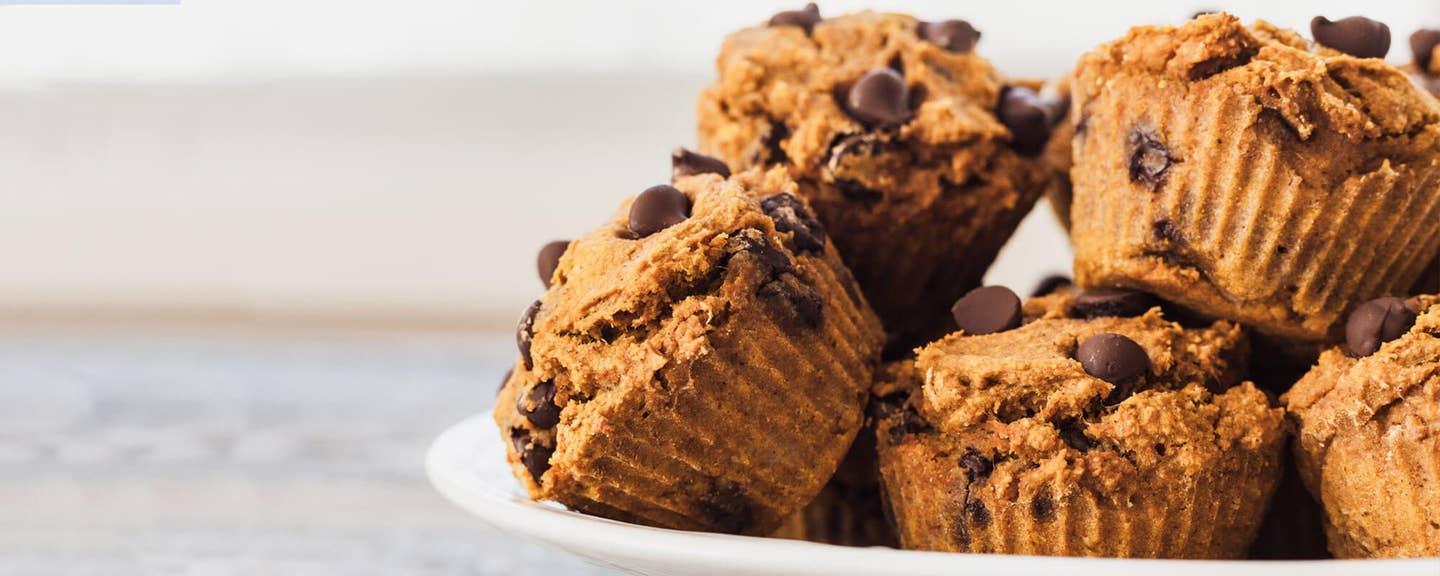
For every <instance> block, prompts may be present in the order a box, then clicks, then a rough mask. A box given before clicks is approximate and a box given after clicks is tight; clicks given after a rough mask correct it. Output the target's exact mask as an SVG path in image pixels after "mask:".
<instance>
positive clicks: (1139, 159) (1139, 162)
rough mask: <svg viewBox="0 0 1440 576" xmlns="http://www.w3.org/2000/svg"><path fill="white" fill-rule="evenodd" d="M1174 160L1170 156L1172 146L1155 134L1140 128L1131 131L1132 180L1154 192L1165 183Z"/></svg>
mask: <svg viewBox="0 0 1440 576" xmlns="http://www.w3.org/2000/svg"><path fill="white" fill-rule="evenodd" d="M1174 162H1175V159H1174V158H1173V157H1171V156H1170V148H1169V147H1167V146H1165V144H1164V143H1162V142H1160V140H1159V139H1158V138H1156V137H1155V135H1154V134H1152V133H1150V132H1148V131H1145V130H1138V129H1137V130H1135V131H1133V132H1131V133H1130V181H1131V182H1135V183H1138V184H1140V185H1142V186H1144V187H1146V188H1148V189H1149V190H1150V191H1151V192H1154V191H1155V190H1158V189H1159V188H1160V187H1161V186H1163V185H1165V177H1166V175H1167V174H1168V172H1169V171H1170V165H1171V164H1173V163H1174Z"/></svg>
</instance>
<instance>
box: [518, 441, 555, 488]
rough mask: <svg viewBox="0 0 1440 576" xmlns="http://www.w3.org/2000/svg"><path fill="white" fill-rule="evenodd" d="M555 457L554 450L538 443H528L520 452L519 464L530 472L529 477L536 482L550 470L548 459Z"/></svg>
mask: <svg viewBox="0 0 1440 576" xmlns="http://www.w3.org/2000/svg"><path fill="white" fill-rule="evenodd" d="M554 455H555V449H554V448H551V447H549V446H542V445H541V444H540V443H538V442H530V443H529V444H527V445H526V446H525V449H524V450H523V451H521V452H520V463H521V464H524V465H525V469H526V470H529V471H530V477H531V478H534V479H535V481H536V482H539V481H540V477H541V476H544V475H545V471H546V470H549V469H550V457H551V456H554Z"/></svg>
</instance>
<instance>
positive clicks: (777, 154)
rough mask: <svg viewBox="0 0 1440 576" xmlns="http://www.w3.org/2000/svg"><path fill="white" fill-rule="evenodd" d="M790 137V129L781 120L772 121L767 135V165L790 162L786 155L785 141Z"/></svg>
mask: <svg viewBox="0 0 1440 576" xmlns="http://www.w3.org/2000/svg"><path fill="white" fill-rule="evenodd" d="M789 137H790V127H788V126H786V125H785V123H784V122H781V121H779V120H771V121H770V130H769V131H768V132H766V133H765V139H764V141H763V144H764V145H765V158H764V161H765V164H784V163H786V162H789V161H790V156H789V155H788V154H786V153H785V146H784V144H785V139H786V138H789Z"/></svg>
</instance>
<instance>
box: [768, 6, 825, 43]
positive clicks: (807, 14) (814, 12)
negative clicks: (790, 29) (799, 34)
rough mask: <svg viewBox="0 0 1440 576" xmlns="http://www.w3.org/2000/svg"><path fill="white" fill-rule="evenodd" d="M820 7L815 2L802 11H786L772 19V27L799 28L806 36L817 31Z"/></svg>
mask: <svg viewBox="0 0 1440 576" xmlns="http://www.w3.org/2000/svg"><path fill="white" fill-rule="evenodd" d="M820 20H821V18H820V7H819V6H816V5H815V3H814V2H811V3H809V4H806V5H805V8H804V9H801V10H786V11H784V12H780V13H778V14H776V15H774V16H771V17H770V26H771V27H775V26H799V27H800V28H802V29H804V30H805V34H806V35H809V34H810V32H812V31H814V30H815V25H816V24H819V23H820Z"/></svg>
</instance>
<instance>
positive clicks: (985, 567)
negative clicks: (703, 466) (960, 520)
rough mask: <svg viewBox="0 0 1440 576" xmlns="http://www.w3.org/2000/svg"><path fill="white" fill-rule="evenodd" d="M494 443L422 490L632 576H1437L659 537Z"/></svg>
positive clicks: (1406, 567) (1379, 567)
mask: <svg viewBox="0 0 1440 576" xmlns="http://www.w3.org/2000/svg"><path fill="white" fill-rule="evenodd" d="M503 442H504V441H503V440H502V439H501V438H500V434H499V431H498V430H497V429H496V427H495V423H494V421H492V420H491V419H490V415H489V414H488V413H485V414H480V415H477V416H474V417H472V418H470V419H468V420H465V421H464V422H461V423H459V424H456V425H455V426H453V427H451V428H450V429H449V430H446V431H445V432H444V433H443V434H441V435H440V437H439V438H436V439H435V444H434V445H432V446H431V447H430V453H429V454H428V455H427V456H426V460H425V467H426V470H427V471H428V473H429V474H430V481H431V482H432V483H434V485H435V488H436V489H438V490H439V491H440V493H441V494H444V495H445V497H446V498H449V499H450V500H451V501H452V502H454V503H456V504H458V505H460V507H461V508H464V509H466V510H469V511H470V512H472V513H474V514H475V515H476V516H479V517H480V518H481V519H482V520H484V521H485V522H488V523H490V524H492V525H494V526H496V527H498V528H500V529H502V530H505V531H507V532H510V533H512V534H516V535H520V536H525V537H529V538H534V539H536V540H540V541H543V542H545V543H548V544H551V545H553V546H557V547H559V548H562V549H564V550H566V551H568V552H570V553H572V554H575V555H577V556H581V557H584V558H587V559H590V560H592V561H595V562H598V563H600V564H603V565H607V566H614V567H618V568H622V569H625V570H629V571H631V572H635V573H638V574H648V575H655V576H660V575H675V576H680V575H686V576H688V575H706V576H709V575H713V574H737V575H757V576H758V575H780V574H825V575H836V576H845V575H852V574H853V575H857V576H858V575H862V574H864V575H869V574H897V575H906V576H909V575H922V574H923V575H936V576H938V575H944V576H959V575H966V574H994V575H997V576H1027V575H1035V576H1057V575H1063V576H1085V575H1092V574H1093V575H1096V576H1100V575H1103V576H1123V575H1127V574H1135V575H1144V576H1154V575H1156V574H1165V575H1167V576H1169V575H1185V574H1224V575H1225V576H1279V575H1298V574H1323V575H1332V574H1333V575H1337V576H1338V575H1345V576H1351V575H1361V574H1363V575H1365V576H1381V575H1402V574H1403V575H1413V576H1437V575H1440V559H1426V560H1363V561H1342V560H1317V561H1303V562H1285V561H1238V562H1236V561H1226V562H1220V561H1180V560H1114V559H1093V558H1053V557H1043V556H1000V555H992V554H942V553H936V552H911V551H905V550H893V549H889V548H847V547H843V546H831V545H827V544H812V543H809V542H798V541H792V540H777V539H770V538H754V537H748V536H729V535H724V534H707V533H703V532H685V531H679V530H663V529H659V528H649V527H645V526H638V525H635V524H626V523H624V522H615V521H613V520H606V519H603V518H597V517H594V516H587V515H584V514H579V513H575V512H570V511H568V510H565V509H564V508H562V507H560V506H559V505H557V504H554V503H536V502H531V501H530V500H529V499H528V498H527V497H526V496H525V494H524V491H523V490H522V489H521V488H520V485H519V484H518V483H517V482H516V481H515V479H514V478H513V477H511V475H510V468H509V466H508V465H506V464H505V445H504V443H503Z"/></svg>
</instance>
